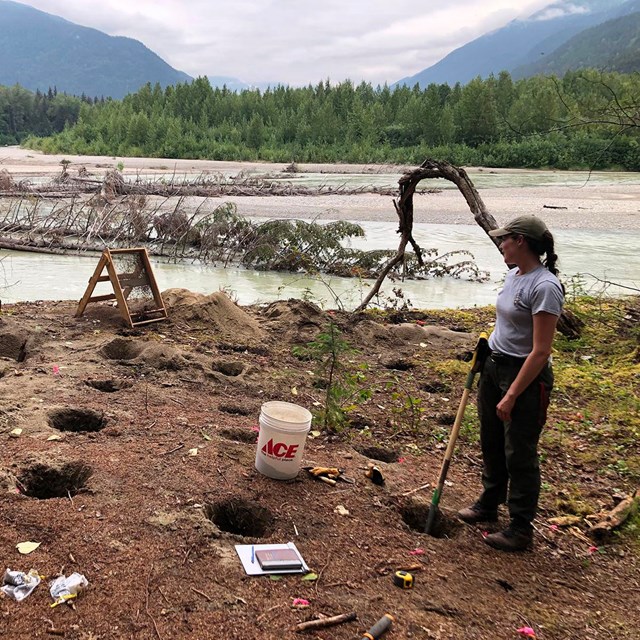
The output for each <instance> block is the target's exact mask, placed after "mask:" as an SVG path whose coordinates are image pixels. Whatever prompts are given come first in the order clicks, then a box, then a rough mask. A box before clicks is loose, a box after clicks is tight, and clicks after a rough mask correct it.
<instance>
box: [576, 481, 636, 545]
mask: <svg viewBox="0 0 640 640" xmlns="http://www.w3.org/2000/svg"><path fill="white" fill-rule="evenodd" d="M639 506H640V489H637V490H636V491H635V493H633V494H632V495H630V496H627V497H626V498H625V499H624V500H622V501H621V502H619V503H618V504H617V505H616V506H615V507H614V508H613V509H612V510H611V511H609V512H608V513H606V514H604V516H603V517H602V518H601V519H600V520H599V521H598V522H597V523H596V524H594V525H593V526H592V527H591V529H589V532H588V533H589V535H590V536H591V537H593V538H596V539H598V540H602V539H604V538H607V537H608V536H610V535H611V533H612V532H613V530H614V529H617V528H618V527H620V526H622V525H623V524H624V523H625V522H626V521H627V520H628V519H629V518H630V517H631V516H633V515H634V514H635V513H637V511H638V507H639Z"/></svg>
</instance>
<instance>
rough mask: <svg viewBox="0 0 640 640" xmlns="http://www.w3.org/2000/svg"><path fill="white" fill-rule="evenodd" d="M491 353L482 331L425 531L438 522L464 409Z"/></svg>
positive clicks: (486, 337) (432, 499)
mask: <svg viewBox="0 0 640 640" xmlns="http://www.w3.org/2000/svg"><path fill="white" fill-rule="evenodd" d="M488 354H489V342H488V336H487V334H486V333H484V332H483V333H481V334H480V337H479V338H478V343H477V344H476V348H475V349H474V350H473V357H472V358H471V370H470V371H469V374H468V375H467V381H466V383H465V385H464V392H463V393H462V399H461V400H460V406H459V407H458V413H456V419H455V422H454V423H453V428H452V429H451V435H450V436H449V444H448V445H447V450H446V452H445V454H444V460H443V462H442V467H441V468H440V476H439V477H438V486H437V487H436V488H435V489H434V490H433V495H432V496H431V505H430V506H429V514H428V515H427V523H426V524H425V527H424V532H425V533H427V534H429V535H432V531H433V525H434V524H435V522H436V516H437V515H438V505H439V504H440V498H441V496H442V490H443V489H444V481H445V480H446V479H447V473H448V471H449V465H450V464H451V458H452V457H453V450H454V448H455V446H456V440H457V439H458V432H459V431H460V425H461V424H462V419H463V418H464V411H465V409H466V408H467V402H468V401H469V393H470V392H471V387H472V386H473V381H474V379H475V377H476V373H478V372H479V371H481V370H482V365H483V364H484V361H485V360H486V358H487V355H488Z"/></svg>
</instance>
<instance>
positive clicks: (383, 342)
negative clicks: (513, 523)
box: [0, 290, 640, 640]
mask: <svg viewBox="0 0 640 640" xmlns="http://www.w3.org/2000/svg"><path fill="white" fill-rule="evenodd" d="M163 297H164V300H165V302H166V303H167V306H168V309H169V319H168V320H167V321H164V322H161V323H157V324H154V325H148V326H147V327H146V328H139V329H135V330H129V329H126V328H125V327H124V325H123V323H122V321H121V319H120V317H119V315H118V313H117V309H114V308H113V307H111V306H108V305H105V304H103V303H99V304H90V305H89V306H88V307H87V310H86V312H85V314H84V316H83V317H81V318H74V317H73V316H74V312H75V309H76V304H75V303H73V302H49V303H21V304H16V305H9V306H7V305H4V306H3V307H2V315H1V316H0V356H1V359H0V403H1V404H0V406H1V409H0V441H1V442H2V447H0V487H2V494H1V496H0V522H2V526H0V548H1V549H2V561H3V563H4V565H5V567H8V568H11V569H12V570H21V571H28V570H29V569H32V568H33V569H36V570H37V571H38V572H39V573H40V574H41V575H44V576H46V579H45V580H43V582H42V584H40V585H39V586H38V587H37V589H36V590H35V591H34V593H33V594H32V595H30V596H29V597H28V598H27V599H26V600H24V601H22V602H20V603H16V602H14V601H13V600H11V599H9V598H8V597H3V598H0V631H2V632H3V636H5V637H7V638H16V639H17V638H49V637H64V638H67V639H71V640H98V639H101V640H114V639H120V638H123V639H124V638H134V637H135V638H150V639H151V638H155V639H158V640H165V639H169V638H176V639H179V638H203V639H207V638H226V639H232V638H233V639H236V638H237V639H243V640H250V639H256V640H258V639H260V640H271V639H276V638H277V639H282V638H294V637H308V638H314V639H323V640H332V639H336V640H341V639H345V640H346V639H353V638H360V637H361V636H362V634H363V632H364V631H366V630H367V629H368V628H369V627H371V626H372V625H373V624H374V623H375V622H376V621H377V620H378V619H379V618H380V617H381V616H382V615H383V614H385V613H389V614H391V615H393V616H394V617H395V623H394V625H393V627H392V629H391V630H390V631H389V632H388V634H387V636H386V637H388V638H389V639H390V640H392V639H394V638H416V639H424V640H429V639H439V640H445V639H446V640H450V639H467V638H473V639H475V640H499V639H504V640H507V639H516V638H521V637H523V636H522V635H521V634H519V633H518V629H521V628H523V627H531V628H533V629H534V631H535V633H536V637H537V638H538V639H541V640H542V639H543V640H552V639H565V638H566V639H568V638H573V639H581V640H591V639H596V638H598V639H600V638H603V639H604V638H612V639H613V638H615V639H622V638H636V637H637V629H638V626H639V625H640V611H639V610H638V607H637V602H638V601H639V598H640V595H639V594H640V583H639V578H638V576H639V575H640V574H639V573H638V569H639V566H638V565H639V562H638V546H637V541H636V542H635V543H634V542H633V540H632V539H631V538H629V537H628V536H626V537H625V536H619V537H618V536H616V537H615V538H613V539H612V540H611V541H610V542H608V543H607V544H606V545H598V546H597V549H596V548H595V546H596V545H594V543H592V542H591V541H590V540H589V539H588V538H586V537H585V536H584V535H583V533H581V531H583V530H584V528H580V527H577V528H574V529H565V528H556V527H553V526H551V525H550V524H549V522H548V519H549V518H551V517H552V516H558V515H563V514H562V512H559V511H558V510H557V508H556V507H555V506H554V505H555V504H556V501H555V498H557V496H553V495H549V494H544V495H543V498H542V503H541V513H540V517H539V518H538V519H537V521H536V530H537V532H536V540H535V546H534V549H533V550H532V551H528V552H524V553H518V554H504V553H500V552H497V551H494V550H492V549H490V548H489V547H488V546H486V545H485V544H484V543H483V540H482V533H483V528H482V527H474V526H468V525H463V524H462V523H459V522H457V521H456V520H455V518H454V517H453V514H454V513H455V511H456V510H457V509H459V508H461V507H463V506H467V505H468V504H470V503H471V502H472V501H473V500H474V499H475V497H476V495H477V492H478V491H479V487H480V482H479V468H480V467H479V460H480V457H479V450H478V444H477V442H476V441H475V440H474V438H473V437H471V436H468V437H466V438H462V439H461V441H460V445H459V447H458V449H457V451H456V455H455V458H454V462H453V465H452V468H451V470H450V474H449V481H450V482H449V483H448V485H447V487H446V490H445V492H444V495H443V499H442V503H441V505H442V508H443V514H444V517H443V519H442V521H441V522H440V526H439V529H438V532H437V533H438V536H439V537H436V536H427V535H425V534H424V533H422V526H423V523H424V519H425V517H426V513H427V505H428V501H429V499H430V496H431V490H432V487H433V484H434V482H435V481H436V479H437V475H438V470H439V466H440V463H441V459H442V455H443V452H444V447H445V443H446V434H447V433H448V429H449V428H450V425H451V424H452V422H453V418H454V416H455V411H456V408H457V405H458V401H459V398H460V396H461V392H462V387H463V384H464V377H465V375H466V373H465V372H466V370H467V369H468V364H467V362H465V360H466V359H468V357H469V355H470V350H471V349H472V347H473V344H474V342H475V337H474V336H475V335H477V333H476V330H477V326H482V325H484V326H486V325H487V323H488V322H490V319H491V310H475V311H474V312H473V316H472V315H471V314H468V315H465V314H462V316H460V315H459V314H458V315H457V316H456V317H455V319H453V316H451V317H448V316H447V314H446V312H441V313H440V314H439V315H437V314H436V313H435V312H434V313H431V314H430V313H428V312H412V313H411V315H409V316H405V317H401V316H399V315H398V314H395V315H394V314H391V315H389V316H383V315H380V314H378V315H362V316H358V317H357V318H355V319H354V318H349V317H348V316H346V315H342V314H340V313H338V312H324V311H321V310H319V309H318V308H316V307H315V306H313V305H312V304H310V303H306V302H302V301H296V300H290V301H281V302H275V303H271V304H269V305H264V306H259V307H246V308H240V307H238V306H236V305H235V304H234V303H232V302H231V301H230V300H229V299H228V298H226V296H225V295H224V294H222V293H216V294H213V295H211V296H208V297H203V296H200V295H195V294H191V293H189V292H188V291H185V290H171V291H168V292H164V293H163ZM460 317H463V318H467V319H468V321H465V322H462V323H461V322H460ZM330 321H332V322H334V323H336V324H337V325H338V326H339V327H340V329H341V331H342V337H344V338H345V339H346V340H348V341H349V342H350V343H351V344H352V345H353V346H354V347H356V348H357V349H358V351H355V352H353V353H352V354H351V355H350V356H349V359H350V360H352V362H351V363H349V364H351V365H352V366H354V367H356V366H357V365H358V364H360V363H366V364H367V368H366V371H365V374H364V375H365V376H366V382H365V383H364V384H366V386H367V388H368V389H369V390H370V391H371V392H372V396H371V398H370V399H368V400H366V401H365V402H363V404H362V405H360V406H358V407H357V409H356V410H355V411H354V414H353V420H352V422H353V426H351V427H348V428H344V429H342V430H340V431H338V432H337V433H329V432H327V431H325V430H323V429H322V425H320V424H318V423H317V422H314V424H313V425H312V431H313V432H314V433H313V436H312V437H310V438H309V439H308V440H307V442H306V448H305V454H304V463H305V464H309V465H321V466H336V467H339V468H340V469H342V470H343V474H344V476H345V477H347V478H351V479H353V480H354V481H355V482H354V483H347V482H339V483H338V484H336V485H335V486H330V485H328V484H324V483H322V482H318V481H317V480H314V479H312V478H311V477H310V476H309V475H308V474H307V473H306V472H304V471H302V472H301V473H300V475H299V476H298V477H297V478H295V479H294V480H291V481H278V480H273V479H270V478H267V477H265V476H263V475H261V474H260V473H258V472H257V471H256V470H255V468H254V459H255V453H256V444H255V443H256V438H257V427H258V416H259V412H260V407H261V405H262V403H264V402H265V401H268V400H286V401H290V402H295V403H298V404H301V405H303V406H305V407H308V408H309V409H312V410H316V409H317V407H318V406H319V403H321V402H322V400H323V396H324V392H323V391H322V388H321V386H322V385H321V384H318V376H317V374H316V372H315V369H314V363H313V362H311V361H309V360H305V359H300V357H296V356H295V355H294V353H293V352H292V348H293V347H294V346H296V345H305V344H307V343H308V342H309V341H310V340H312V339H313V338H315V337H317V336H318V334H319V333H320V332H322V331H324V330H326V327H327V324H328V322H330ZM445 365H446V366H445ZM447 367H448V368H447ZM362 370H364V369H362ZM409 398H411V402H408V401H407V400H408V399H409ZM418 399H419V400H418ZM469 409H473V407H469ZM566 410H567V408H566V407H563V406H559V405H558V404H555V403H554V404H553V405H552V409H551V416H550V420H549V424H550V425H553V424H554V422H555V421H556V420H557V418H558V415H560V414H561V413H562V412H563V411H566ZM551 428H552V427H551ZM16 429H21V430H22V431H21V432H17V431H15V430H16ZM565 453H566V452H564V451H563V450H557V451H553V452H547V455H546V456H545V460H544V463H543V478H544V480H545V482H549V483H550V484H552V485H554V486H558V487H560V488H561V491H565V492H570V491H571V489H572V487H576V486H580V487H581V489H582V490H583V491H584V492H587V493H588V494H589V495H590V497H591V498H592V499H593V500H594V501H595V502H596V503H597V504H599V505H600V506H601V507H602V508H603V509H610V508H611V507H612V506H613V505H612V502H611V494H612V486H615V487H616V489H617V490H618V491H622V492H624V491H629V490H630V489H631V487H628V486H624V485H621V484H620V483H619V478H618V477H612V476H611V475H610V474H607V473H605V472H603V471H602V470H599V469H597V468H589V467H588V466H585V465H584V464H581V465H574V464H572V463H571V462H570V460H569V458H568V456H567V455H565ZM370 463H373V464H375V465H377V466H378V468H379V469H380V471H381V472H382V474H383V475H384V477H385V480H386V481H385V483H384V485H382V486H379V485H376V484H374V483H373V482H372V481H371V480H370V479H369V478H367V477H366V476H365V471H366V469H367V465H368V464H370ZM427 483H430V486H429V487H425V486H424V485H426V484H427ZM339 506H341V507H343V508H344V510H341V509H337V507H339ZM505 523H506V516H505V514H504V513H503V514H502V516H501V522H500V523H499V525H504V524H505ZM499 525H498V526H499ZM496 528H497V527H496V526H494V527H492V528H491V529H490V530H495V529H496ZM24 541H34V542H39V543H40V546H39V547H38V548H37V549H36V550H35V551H33V552H32V553H31V554H29V555H21V554H20V553H19V552H18V551H17V549H16V545H17V544H18V543H20V542H24ZM265 542H273V543H284V542H295V544H296V546H297V548H298V549H299V550H300V552H301V553H302V555H303V556H304V559H305V560H306V562H307V563H308V565H309V567H310V568H311V570H312V572H313V573H315V575H316V579H315V580H302V579H301V576H299V575H292V576H287V577H284V578H282V579H280V580H271V579H269V578H268V577H248V576H246V575H245V573H244V571H243V569H242V566H241V564H240V562H239V560H238V557H237V555H236V552H235V550H234V545H235V544H259V543H265ZM400 569H404V570H408V571H410V572H411V573H412V574H413V575H414V577H415V586H414V588H413V589H411V590H402V589H400V588H399V587H397V586H395V585H394V584H393V580H392V578H393V574H394V572H395V571H397V570H400ZM72 572H79V573H82V574H84V575H85V576H86V578H87V579H88V581H89V587H88V589H87V590H86V591H85V592H83V593H81V595H80V596H79V598H78V599H77V600H76V602H75V608H71V607H70V606H68V605H60V606H58V607H56V608H53V609H52V608H50V604H51V603H52V599H51V597H50V595H49V589H48V583H49V582H50V580H51V579H52V578H54V577H55V576H57V575H59V574H65V575H69V574H71V573H72ZM295 598H303V599H306V600H308V602H309V606H308V607H306V608H298V607H294V606H293V601H294V599H295ZM634 602H635V603H636V604H635V605H634V604H633V603H634ZM350 612H354V613H355V614H356V615H357V620H355V621H353V622H348V623H345V624H341V625H339V626H334V627H328V628H326V629H319V630H316V631H309V632H305V633H303V634H297V633H295V631H294V628H295V626H296V624H298V623H300V622H303V621H307V620H311V619H315V618H318V617H320V616H333V615H338V614H343V613H350Z"/></svg>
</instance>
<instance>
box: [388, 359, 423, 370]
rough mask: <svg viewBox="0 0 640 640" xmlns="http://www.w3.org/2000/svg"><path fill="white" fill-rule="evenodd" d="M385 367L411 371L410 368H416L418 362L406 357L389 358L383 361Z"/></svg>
mask: <svg viewBox="0 0 640 640" xmlns="http://www.w3.org/2000/svg"><path fill="white" fill-rule="evenodd" d="M382 364H383V365H384V367H385V369H391V370H392V371H409V370H410V369H414V368H415V366H416V364H415V362H412V361H411V360H406V359H405V358H394V359H392V360H387V361H386V362H383V363H382Z"/></svg>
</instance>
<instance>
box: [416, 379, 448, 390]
mask: <svg viewBox="0 0 640 640" xmlns="http://www.w3.org/2000/svg"><path fill="white" fill-rule="evenodd" d="M420 388H421V389H422V390H423V391H426V392H427V393H447V392H448V391H450V389H451V387H450V386H449V385H448V384H447V383H446V382H441V381H440V380H433V381H431V382H423V383H422V384H421V385H420Z"/></svg>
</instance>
